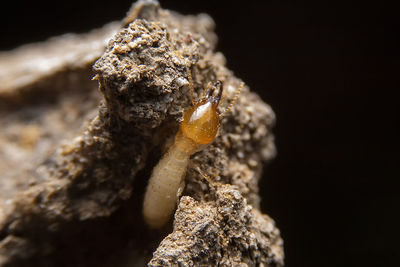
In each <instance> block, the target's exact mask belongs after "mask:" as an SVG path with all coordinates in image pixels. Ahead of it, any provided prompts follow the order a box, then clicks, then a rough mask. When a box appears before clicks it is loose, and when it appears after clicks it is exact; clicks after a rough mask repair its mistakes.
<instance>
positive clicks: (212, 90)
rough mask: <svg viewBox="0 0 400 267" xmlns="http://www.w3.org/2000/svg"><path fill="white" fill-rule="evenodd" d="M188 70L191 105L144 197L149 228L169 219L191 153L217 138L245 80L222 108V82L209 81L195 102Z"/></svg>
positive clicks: (182, 183)
mask: <svg viewBox="0 0 400 267" xmlns="http://www.w3.org/2000/svg"><path fill="white" fill-rule="evenodd" d="M187 73H188V78H189V86H190V99H191V102H192V106H191V107H190V108H189V109H188V110H186V111H185V113H184V116H183V121H182V122H181V124H180V129H179V131H178V133H177V134H176V136H175V140H174V144H173V145H172V146H171V147H170V148H169V150H168V151H167V153H165V155H164V156H163V157H162V159H161V160H160V161H159V163H158V164H157V166H156V167H155V168H154V169H153V172H152V175H151V177H150V180H149V183H148V186H147V189H146V193H145V197H144V202H143V216H144V219H145V221H146V223H147V224H148V226H149V227H150V228H161V227H162V226H164V225H165V224H166V223H167V222H168V221H169V219H170V217H171V215H172V213H173V211H174V209H175V206H176V203H177V200H178V197H179V195H180V194H181V193H182V191H183V189H184V186H185V181H184V177H185V174H186V168H187V166H188V163H189V158H190V156H191V155H192V154H194V153H195V152H197V151H199V150H201V149H202V148H204V146H205V145H207V144H210V143H211V142H212V141H213V140H214V138H215V137H216V135H217V133H218V130H219V127H220V119H221V118H222V117H223V116H224V115H225V114H226V113H227V112H228V111H229V110H230V109H231V108H232V107H233V105H234V103H235V102H236V100H237V98H238V97H239V94H240V92H241V90H242V88H243V86H244V83H242V84H241V85H240V86H239V88H238V89H237V91H236V94H235V97H234V98H233V100H232V102H231V103H230V105H229V106H228V108H227V109H226V110H225V111H223V112H219V111H218V106H219V104H220V101H221V98H222V86H221V82H220V81H217V82H214V83H213V84H208V85H207V87H206V89H205V90H204V92H203V95H202V96H201V97H200V99H199V100H197V101H196V102H194V101H193V91H194V89H193V88H194V86H193V79H192V75H191V72H190V69H189V68H188V67H187ZM216 89H218V91H217V90H216Z"/></svg>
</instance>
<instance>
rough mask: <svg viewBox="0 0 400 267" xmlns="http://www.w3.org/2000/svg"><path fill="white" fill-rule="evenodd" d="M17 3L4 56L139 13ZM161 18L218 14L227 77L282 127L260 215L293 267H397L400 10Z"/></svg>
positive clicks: (200, 8) (322, 4)
mask: <svg viewBox="0 0 400 267" xmlns="http://www.w3.org/2000/svg"><path fill="white" fill-rule="evenodd" d="M8 3H9V6H8V7H4V6H3V7H2V16H1V18H0V19H1V21H0V22H1V26H0V27H1V44H0V49H1V50H7V49H11V48H14V47H17V46H18V45H21V44H24V43H26V42H34V41H43V40H45V39H47V38H48V37H51V36H55V35H59V34H62V33H65V32H85V31H88V30H90V29H93V28H96V27H100V26H102V25H103V24H105V23H107V22H109V21H111V20H117V19H120V18H122V17H124V15H125V13H126V12H127V10H128V9H129V7H130V5H131V1H127V0H124V1H108V3H107V2H106V1H77V0H70V1H53V2H52V3H51V4H49V3H46V2H45V1H25V2H17V1H15V2H8ZM110 3H112V5H111V6H110ZM162 6H163V7H165V8H168V9H173V10H176V11H179V12H181V13H184V14H194V13H200V12H205V13H208V14H210V15H211V16H212V17H213V18H214V19H215V21H216V24H217V33H218V35H219V47H218V50H220V51H222V52H223V53H224V54H225V56H226V58H227V60H228V66H229V67H230V68H231V69H232V70H234V72H235V73H236V75H237V76H238V77H240V78H242V79H243V80H244V81H245V82H246V83H247V84H248V85H249V86H250V87H251V88H252V89H253V90H254V91H256V92H258V93H259V94H260V95H261V96H262V98H263V99H264V100H265V101H266V102H267V103H269V104H270V105H271V106H272V108H273V109H274V111H275V113H276V115H277V124H276V127H275V130H274V132H275V136H276V144H277V149H278V156H277V158H276V159H275V160H274V161H273V162H272V164H271V165H269V166H268V167H267V168H266V170H265V175H264V177H263V179H262V182H261V186H262V187H261V190H262V196H263V201H262V208H263V211H264V212H266V213H268V214H270V215H271V216H272V217H273V218H274V219H275V220H276V222H277V225H278V226H279V228H280V229H281V232H282V236H283V238H284V240H285V253H286V264H287V266H289V267H290V266H400V260H399V251H400V246H399V244H398V242H400V230H399V228H400V216H399V210H400V194H399V192H400V190H399V187H398V186H397V184H396V182H397V179H398V178H399V177H400V176H399V174H398V171H397V168H398V160H399V156H398V150H399V142H398V137H399V136H400V135H399V130H398V129H397V127H398V126H399V98H397V97H395V91H396V90H399V89H400V88H399V70H400V57H399V42H398V41H397V38H398V36H399V29H400V28H399V26H400V25H399V20H400V19H399V15H398V9H397V8H396V7H395V6H393V5H390V4H388V3H384V2H382V1H376V3H368V1H364V2H361V1H360V2H351V3H350V1H305V2H302V3H300V2H298V1H278V0H274V1H263V2H262V1H259V2H256V1H245V2H241V3H232V2H230V1H217V0H214V1H188V0H186V1H184V0H182V1H162Z"/></svg>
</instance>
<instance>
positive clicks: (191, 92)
mask: <svg viewBox="0 0 400 267" xmlns="http://www.w3.org/2000/svg"><path fill="white" fill-rule="evenodd" d="M186 71H187V75H188V78H189V87H190V101H192V105H194V100H193V91H194V85H193V78H192V70H191V69H190V68H189V67H188V66H186Z"/></svg>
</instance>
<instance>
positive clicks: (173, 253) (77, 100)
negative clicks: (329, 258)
mask: <svg viewBox="0 0 400 267" xmlns="http://www.w3.org/2000/svg"><path fill="white" fill-rule="evenodd" d="M115 25H116V24H113V25H112V26H108V27H105V28H104V29H103V30H100V31H97V32H94V33H89V34H88V35H87V37H88V38H87V39H85V38H83V39H79V40H81V41H82V40H83V41H82V43H81V44H82V45H81V46H76V47H74V46H72V47H74V48H73V49H72V51H75V49H76V50H79V51H76V53H72V54H73V55H75V56H76V57H79V56H77V55H79V54H80V53H79V52H84V51H86V52H88V53H89V51H88V50H90V48H89V47H90V46H85V45H84V44H85V42H90V41H93V42H95V43H97V44H101V43H102V42H103V43H104V40H106V39H107V38H108V37H107V36H109V35H108V33H112V32H115V31H116V28H115V27H116V26H115ZM123 25H125V26H124V27H123V28H122V29H120V30H119V31H118V33H116V35H114V37H112V39H111V40H110V41H109V43H108V45H107V48H106V50H105V52H104V54H103V55H102V56H101V57H100V58H99V59H98V60H97V62H96V63H95V64H94V71H95V73H96V77H95V79H96V80H98V82H99V84H100V92H101V93H102V99H103V100H102V101H101V100H100V99H101V97H100V96H99V94H98V92H97V91H96V89H95V88H96V86H95V85H94V81H90V78H91V73H90V71H89V69H88V64H90V63H91V62H93V61H94V60H95V59H96V58H97V57H98V56H100V53H99V52H98V51H99V50H100V48H101V45H98V46H97V48H96V49H94V50H95V51H93V52H92V54H91V55H92V56H90V57H89V56H88V57H87V58H86V60H81V61H79V62H78V61H74V60H71V58H70V57H62V56H61V55H62V54H65V53H64V52H63V51H64V49H62V46H63V45H65V49H67V50H68V47H71V46H68V45H67V44H66V43H68V42H66V43H63V42H62V40H67V39H68V38H69V37H68V36H65V37H61V39H58V43H57V42H55V41H54V40H50V41H48V42H46V43H44V44H38V45H36V46H31V47H24V48H20V49H19V50H15V51H13V52H12V53H11V54H8V55H6V54H5V53H2V54H0V67H1V68H0V70H1V71H0V79H1V80H2V81H4V82H1V83H0V84H2V87H0V103H1V108H0V112H1V113H2V116H1V117H0V123H1V126H2V129H4V130H2V131H1V134H0V146H1V152H0V159H1V160H0V162H1V163H0V171H1V176H2V178H1V182H0V238H1V241H0V264H1V265H2V266H25V265H29V266H53V265H54V266H111V265H112V266H143V265H144V264H145V263H146V262H149V261H150V263H149V264H150V265H151V266H159V265H182V266H199V265H205V266H210V265H215V264H219V265H221V266H239V265H240V266H246V265H248V266H255V265H264V266H281V265H283V244H282V239H281V238H280V235H279V230H278V229H277V228H276V227H275V225H274V222H273V220H272V219H271V218H269V217H268V216H267V215H263V214H261V212H260V211H259V196H258V185H257V183H258V179H259V177H260V172H261V168H262V164H263V162H265V161H268V160H270V159H271V158H272V157H273V156H274V154H275V150H274V144H273V136H272V134H271V127H272V125H273V123H274V114H273V112H272V110H271V109H270V107H269V106H268V105H266V104H265V103H263V102H262V101H261V99H260V98H259V97H258V96H257V95H255V94H254V93H251V92H250V91H249V88H247V87H246V86H245V88H244V89H243V92H242V94H241V96H240V97H239V99H238V101H237V103H236V104H235V106H234V107H233V109H232V111H230V112H229V113H227V115H226V116H225V117H224V118H223V119H222V127H221V130H220V132H219V135H218V137H217V138H216V140H215V141H214V142H213V143H212V144H211V145H209V146H207V147H205V148H204V149H203V150H202V151H200V152H198V153H196V154H195V155H193V156H192V160H191V163H190V166H189V167H188V172H187V175H186V183H187V184H186V188H185V190H184V192H183V197H182V198H181V199H180V202H179V207H178V209H177V211H176V213H175V219H174V221H173V229H171V225H169V226H166V227H165V229H163V230H162V231H150V230H149V229H148V228H147V227H146V225H145V224H144V222H143V219H142V217H141V204H142V198H143V193H144V188H145V185H146V182H147V179H148V177H149V176H150V173H151V169H152V168H153V167H154V165H155V164H156V162H157V161H158V159H159V158H160V157H161V155H162V153H163V152H164V151H165V150H166V149H167V148H168V146H169V145H170V143H171V140H172V138H173V136H174V135H175V133H176V131H177V128H178V126H179V122H180V120H181V118H182V115H183V110H185V109H186V108H187V107H189V106H190V98H189V88H188V79H187V67H190V69H191V71H192V74H193V78H194V83H195V98H196V97H198V96H199V95H200V94H201V93H202V91H203V89H204V88H205V86H206V85H207V84H208V83H209V82H211V81H215V80H221V81H222V82H223V86H224V90H225V98H224V102H223V103H222V104H221V106H222V108H223V107H226V106H228V105H229V103H230V101H231V99H232V97H233V95H234V92H235V89H236V88H237V87H238V86H239V84H240V80H239V79H237V78H235V77H234V76H233V73H232V72H231V71H229V70H228V69H227V68H226V67H225V59H224V57H223V55H222V54H221V53H217V52H215V46H216V41H217V37H216V35H215V33H214V32H213V28H214V22H213V21H212V19H211V18H210V17H209V16H207V15H204V14H202V15H198V16H182V15H180V14H178V13H175V12H172V11H167V10H163V9H161V8H160V7H159V5H158V3H157V2H154V1H141V2H138V3H137V4H135V5H134V6H133V8H132V9H131V10H130V12H129V13H128V16H127V17H126V19H125V20H124V22H123ZM106 33H107V34H106ZM63 38H64V39H63ZM69 40H72V41H71V42H72V43H74V42H76V43H77V44H78V43H79V42H78V39H76V40H75V41H73V39H69ZM85 40H86V41H85ZM51 45H54V46H61V48H60V47H58V49H55V50H54V51H53V52H54V57H52V60H50V62H57V61H58V62H57V64H55V63H54V64H53V65H52V64H49V63H43V64H44V66H47V67H48V71H47V72H43V71H36V72H35V71H33V72H32V73H33V74H32V75H28V76H29V79H28V78H26V79H25V80H28V82H26V81H23V80H24V79H22V81H18V79H19V78H18V77H21V75H23V74H18V71H17V70H18V69H19V68H18V64H20V67H21V68H22V67H23V66H25V65H26V62H25V61H26V60H25V58H24V57H23V56H20V55H23V54H24V53H28V54H29V53H31V54H32V55H33V56H32V59H31V61H30V65H31V66H35V64H39V65H40V64H42V63H41V62H42V61H41V60H42V59H41V57H40V55H41V53H42V52H41V50H40V47H46V46H51ZM95 47H96V46H95ZM35 49H36V50H35ZM47 50H48V49H47ZM57 53H59V54H60V56H59V57H57ZM35 55H36V56H35ZM7 57H9V58H15V62H13V68H14V70H13V69H12V68H7V67H6V63H4V60H6V59H7ZM19 57H20V58H19ZM71 57H73V56H71ZM7 60H8V59H7ZM35 62H36V63H35ZM72 62H74V64H72ZM24 64H25V65H24ZM60 66H61V67H60ZM3 69H8V70H7V71H10V72H13V73H14V74H15V76H14V77H15V78H12V79H10V80H5V79H6V78H4V77H5V76H7V77H8V76H10V75H3V74H2V73H4V72H3ZM42 69H43V68H42ZM43 73H45V74H43ZM24 77H25V76H24ZM32 77H33V78H32ZM14 80H15V81H14ZM10 103H11V104H10ZM96 113H97V114H96ZM3 159H4V161H3ZM160 241H161V243H160ZM159 243H160V245H159V246H158V248H157V245H158V244H159ZM153 251H155V252H154V254H153V258H151V257H152V252H153Z"/></svg>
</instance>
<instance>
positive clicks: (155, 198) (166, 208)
mask: <svg viewBox="0 0 400 267" xmlns="http://www.w3.org/2000/svg"><path fill="white" fill-rule="evenodd" d="M189 157H190V154H189V153H187V152H186V151H182V150H181V149H180V148H179V147H178V146H177V145H176V143H175V144H174V145H173V146H172V147H171V148H170V149H169V150H168V152H167V153H165V155H164V156H163V158H162V159H161V160H160V162H159V163H158V164H157V166H156V167H155V168H154V170H153V173H152V175H151V177H150V180H149V184H148V187H147V190H146V195H145V198H144V203H143V215H144V219H145V221H146V223H147V224H148V225H149V226H150V227H152V228H159V227H161V226H163V225H164V224H165V223H167V222H168V220H169V218H170V216H171V214H172V213H173V211H174V209H175V205H176V203H177V199H178V196H177V193H178V189H179V188H180V187H181V186H182V185H183V184H182V183H183V178H184V176H185V173H186V168H187V165H188V162H189Z"/></svg>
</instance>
